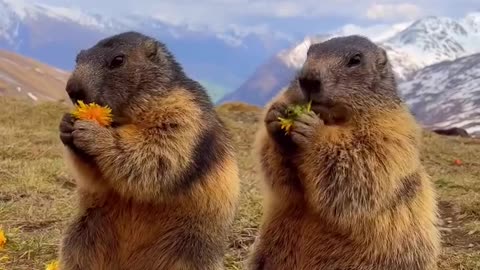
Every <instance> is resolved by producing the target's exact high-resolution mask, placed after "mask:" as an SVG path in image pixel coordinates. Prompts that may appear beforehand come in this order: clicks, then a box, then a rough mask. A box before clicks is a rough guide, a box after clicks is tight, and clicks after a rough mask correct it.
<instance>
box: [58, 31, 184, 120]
mask: <svg viewBox="0 0 480 270" xmlns="http://www.w3.org/2000/svg"><path fill="white" fill-rule="evenodd" d="M182 78H184V73H183V71H182V68H181V66H180V65H179V64H178V63H177V62H176V61H175V59H174V57H173V56H172V54H171V53H170V52H169V51H168V50H167V48H166V47H165V45H164V44H162V43H161V42H159V41H157V40H155V39H153V38H151V37H148V36H145V35H143V34H140V33H137V32H125V33H121V34H118V35H114V36H111V37H109V38H106V39H103V40H100V41H99V42H98V43H97V44H96V45H94V46H93V47H91V48H89V49H87V50H82V51H80V53H79V54H78V55H77V58H76V66H75V70H74V71H73V73H72V75H71V77H70V79H69V80H68V82H67V86H66V91H67V93H68V95H69V96H70V98H71V100H72V102H74V103H76V101H77V100H83V101H84V102H85V103H87V102H96V103H98V104H100V105H108V106H110V108H112V111H113V115H115V116H120V117H121V116H122V115H123V114H124V108H125V107H126V105H127V104H129V103H133V102H136V101H139V100H141V99H148V98H149V97H151V96H152V95H162V94H167V92H168V91H169V89H171V88H172V86H173V84H175V83H178V82H179V81H182ZM137 105H139V104H137Z"/></svg>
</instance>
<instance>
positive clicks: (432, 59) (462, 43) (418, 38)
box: [382, 13, 480, 79]
mask: <svg viewBox="0 0 480 270" xmlns="http://www.w3.org/2000/svg"><path fill="white" fill-rule="evenodd" d="M479 21H480V13H470V14H468V15H467V16H466V17H465V18H463V19H460V20H454V19H451V18H445V17H427V18H424V19H422V20H419V21H417V22H415V23H414V24H413V25H411V26H410V27H408V28H407V29H405V30H403V31H401V32H400V33H398V34H397V35H395V36H394V37H392V38H390V39H388V40H386V41H385V42H383V43H382V45H383V46H385V47H386V48H387V51H388V53H389V54H390V55H389V56H390V57H391V59H392V62H393V64H394V66H395V71H396V72H397V76H398V77H399V78H400V79H405V78H407V77H408V76H409V75H410V74H411V73H412V72H414V71H415V70H418V69H420V68H423V67H426V66H429V65H432V64H435V63H440V62H442V61H445V60H454V59H456V58H458V57H462V56H466V55H470V54H474V53H477V52H480V47H479V46H478V44H480V23H479Z"/></svg>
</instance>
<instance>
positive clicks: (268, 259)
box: [248, 36, 440, 270]
mask: <svg viewBox="0 0 480 270" xmlns="http://www.w3.org/2000/svg"><path fill="white" fill-rule="evenodd" d="M304 104H309V105H310V110H303V112H302V110H300V113H297V115H296V116H295V117H294V118H293V121H292V122H291V126H290V127H289V126H288V125H287V124H285V123H284V122H282V121H283V119H285V118H288V117H289V116H287V115H286V109H287V108H289V107H290V106H293V105H304ZM279 119H280V120H279ZM290 119H291V120H292V118H290ZM264 120H265V122H264V125H262V127H261V129H260V130H259V133H258V136H257V139H256V151H257V157H258V162H259V164H260V165H261V171H262V173H263V178H264V181H263V182H262V183H263V184H264V190H265V191H264V194H265V202H264V215H263V219H262V223H261V228H260V231H259V236H258V238H257V240H256V242H255V244H254V246H253V251H252V254H251V256H250V258H249V260H248V269H252V270H260V269H262V270H283V269H285V270H287V269H288V270H297V269H301V270H307V269H308V270H432V269H436V259H437V256H438V254H439V249H440V238H439V231H438V229H437V218H438V214H437V203H436V194H435V190H434V188H433V185H432V182H431V180H430V178H429V176H428V175H427V173H426V172H425V170H424V168H423V166H422V164H421V162H420V153H419V149H420V147H421V128H420V127H419V125H417V122H416V120H415V119H414V117H413V116H412V115H411V113H410V112H409V110H408V108H407V107H406V105H405V104H404V103H403V102H402V100H401V98H400V97H399V95H398V94H397V90H396V82H395V79H394V74H393V72H392V69H391V66H390V63H389V59H388V57H387V54H386V52H385V50H384V49H382V48H380V47H379V46H377V45H375V44H374V43H373V42H371V41H370V40H369V39H367V38H364V37H361V36H346V37H337V38H332V39H330V40H327V41H324V42H322V43H318V44H314V45H312V46H311V47H310V48H309V50H308V53H307V57H306V62H305V63H304V65H303V67H302V69H301V70H300V71H299V73H298V74H297V76H296V78H295V79H294V80H293V81H292V82H291V84H290V86H289V87H288V88H287V89H286V90H285V91H283V92H282V93H281V94H279V95H278V96H277V97H276V98H274V99H273V100H272V101H271V102H270V104H268V106H267V108H266V110H265V115H264Z"/></svg>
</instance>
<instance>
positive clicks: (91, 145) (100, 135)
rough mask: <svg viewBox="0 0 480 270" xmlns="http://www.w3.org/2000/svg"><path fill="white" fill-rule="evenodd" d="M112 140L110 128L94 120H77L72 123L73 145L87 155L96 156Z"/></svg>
mask: <svg viewBox="0 0 480 270" xmlns="http://www.w3.org/2000/svg"><path fill="white" fill-rule="evenodd" d="M112 141H113V136H112V134H111V132H110V130H109V129H108V128H105V127H102V126H100V125H99V124H97V123H95V122H94V121H86V120H77V121H75V123H74V124H73V132H72V142H73V145H74V146H75V147H76V148H77V149H79V150H81V151H83V152H85V153H86V154H88V155H91V156H98V155H99V154H100V153H101V151H103V150H104V149H105V146H106V144H109V143H111V142H112Z"/></svg>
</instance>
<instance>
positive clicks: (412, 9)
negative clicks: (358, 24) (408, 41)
mask: <svg viewBox="0 0 480 270" xmlns="http://www.w3.org/2000/svg"><path fill="white" fill-rule="evenodd" d="M366 16H367V18H369V19H372V20H383V21H396V20H413V19H417V18H419V17H421V16H422V10H421V9H420V7H418V6H417V5H414V4H410V3H399V4H374V5H372V6H370V7H369V8H368V9H367V14H366Z"/></svg>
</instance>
